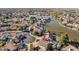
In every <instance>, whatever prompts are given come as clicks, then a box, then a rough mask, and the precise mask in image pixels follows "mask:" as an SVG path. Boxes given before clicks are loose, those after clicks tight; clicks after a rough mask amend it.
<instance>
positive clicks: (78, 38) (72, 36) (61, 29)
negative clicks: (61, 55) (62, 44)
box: [45, 24, 79, 41]
mask: <svg viewBox="0 0 79 59" xmlns="http://www.w3.org/2000/svg"><path fill="white" fill-rule="evenodd" d="M45 27H46V30H48V31H51V32H64V33H68V35H69V39H70V40H74V41H79V33H78V32H77V31H74V30H70V29H68V28H66V27H62V26H53V25H51V24H48V25H47V26H45Z"/></svg>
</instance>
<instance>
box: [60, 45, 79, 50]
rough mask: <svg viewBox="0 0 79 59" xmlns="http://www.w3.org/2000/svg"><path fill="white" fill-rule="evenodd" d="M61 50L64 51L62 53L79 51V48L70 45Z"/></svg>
mask: <svg viewBox="0 0 79 59" xmlns="http://www.w3.org/2000/svg"><path fill="white" fill-rule="evenodd" d="M61 50H62V51H79V49H78V48H76V47H74V46H72V45H68V46H66V47H64V48H62V49H61Z"/></svg>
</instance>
